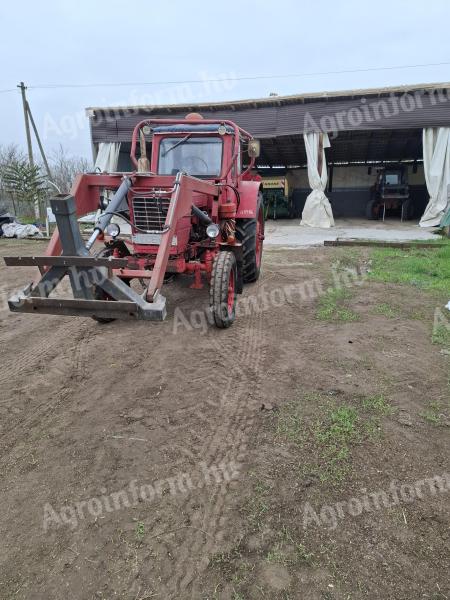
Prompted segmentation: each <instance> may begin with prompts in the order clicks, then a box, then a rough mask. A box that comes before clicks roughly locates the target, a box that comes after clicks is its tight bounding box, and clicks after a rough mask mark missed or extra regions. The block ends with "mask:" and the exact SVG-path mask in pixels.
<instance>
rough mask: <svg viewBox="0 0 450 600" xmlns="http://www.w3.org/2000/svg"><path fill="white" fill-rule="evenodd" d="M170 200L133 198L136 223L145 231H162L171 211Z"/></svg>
mask: <svg viewBox="0 0 450 600" xmlns="http://www.w3.org/2000/svg"><path fill="white" fill-rule="evenodd" d="M169 204H170V198H160V197H156V198H155V197H145V198H144V197H142V196H141V197H135V198H133V215H134V223H135V225H136V226H137V227H139V229H143V230H144V231H148V232H151V231H162V230H163V229H164V223H165V221H166V216H167V211H168V210H169Z"/></svg>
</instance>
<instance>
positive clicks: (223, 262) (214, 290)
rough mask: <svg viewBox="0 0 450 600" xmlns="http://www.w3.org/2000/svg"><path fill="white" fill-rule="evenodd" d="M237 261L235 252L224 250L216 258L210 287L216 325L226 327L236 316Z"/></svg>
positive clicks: (210, 299) (211, 304)
mask: <svg viewBox="0 0 450 600" xmlns="http://www.w3.org/2000/svg"><path fill="white" fill-rule="evenodd" d="M236 280H237V263H236V257H235V256H234V254H233V252H228V251H223V252H219V253H218V254H216V257H215V258H214V262H213V266H212V273H211V282H210V288H209V306H210V308H211V311H212V314H213V317H214V323H215V325H216V327H219V328H221V329H225V328H227V327H229V326H230V325H231V324H232V323H233V322H234V320H235V318H236Z"/></svg>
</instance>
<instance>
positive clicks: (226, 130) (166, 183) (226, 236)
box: [5, 114, 264, 328]
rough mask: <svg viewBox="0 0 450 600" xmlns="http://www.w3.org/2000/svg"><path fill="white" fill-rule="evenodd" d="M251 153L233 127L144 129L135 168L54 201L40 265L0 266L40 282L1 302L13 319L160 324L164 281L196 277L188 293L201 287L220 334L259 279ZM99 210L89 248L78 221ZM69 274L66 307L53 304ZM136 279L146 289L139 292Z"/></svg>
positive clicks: (87, 182) (193, 123)
mask: <svg viewBox="0 0 450 600" xmlns="http://www.w3.org/2000/svg"><path fill="white" fill-rule="evenodd" d="M150 139H151V160H148V158H147V143H148V142H149V141H150ZM138 146H139V149H140V152H139V153H140V156H139V157H137V156H136V150H137V147H138ZM258 155H259V142H258V141H257V140H254V139H253V138H252V136H251V135H250V134H249V133H248V132H246V131H244V130H243V129H241V128H240V127H238V126H237V125H235V123H233V122H231V121H222V120H206V119H203V118H202V117H201V116H200V115H198V114H191V115H188V116H187V117H186V118H185V119H181V120H180V119H158V120H156V119H146V120H144V121H141V122H140V123H138V124H137V125H136V127H135V129H134V131H133V137H132V144H131V161H132V163H133V165H134V166H135V167H136V170H135V171H133V172H130V173H109V174H106V173H88V174H83V175H79V176H78V177H77V179H76V181H75V183H74V186H73V188H72V192H71V195H70V196H65V197H61V196H60V197H56V198H53V199H52V200H51V206H52V210H53V212H54V214H55V217H56V222H57V229H56V230H55V233H54V235H53V237H52V239H51V241H50V243H49V246H48V248H47V251H46V254H45V256H35V257H6V258H5V262H6V264H7V265H9V266H20V265H27V266H29V265H37V266H38V267H39V269H40V272H41V276H40V278H38V279H36V280H35V281H34V282H33V283H31V284H30V285H29V286H27V288H25V289H24V290H23V291H22V292H20V293H19V294H16V295H15V296H13V297H12V298H10V299H9V301H8V303H9V307H10V310H12V311H17V312H34V313H49V314H60V315H78V316H90V317H93V318H94V319H96V320H97V321H99V322H107V321H111V320H114V319H117V318H119V319H120V318H121V319H123V318H125V319H127V318H132V319H147V320H163V319H164V318H165V316H166V307H165V304H166V300H165V298H164V296H163V295H162V294H161V291H162V287H163V283H164V278H165V276H166V275H168V274H173V273H186V274H190V275H192V276H193V279H194V281H193V284H192V286H191V287H192V288H196V289H198V288H201V287H202V286H203V283H202V279H203V278H205V279H206V280H207V281H209V285H210V307H211V312H212V315H213V319H214V323H215V324H216V325H217V327H222V328H223V327H229V326H230V325H231V324H232V323H233V321H234V319H235V305H236V294H239V293H241V292H242V287H243V284H244V283H248V282H253V281H256V280H257V279H258V277H259V272H260V268H261V256H262V247H263V239H264V218H263V203H262V191H261V183H260V181H259V178H258V176H254V175H252V169H253V167H254V162H255V158H256V157H257V156H258ZM244 162H246V163H247V166H246V167H245V168H244V167H243V164H244ZM99 207H100V208H101V211H102V212H101V213H100V216H99V217H98V219H97V221H96V223H95V227H94V232H93V233H92V235H91V237H90V239H89V240H88V241H87V242H86V241H85V240H83V238H82V236H81V232H80V228H79V225H78V218H79V217H81V216H83V215H85V214H87V213H89V212H92V211H95V210H97V209H98V208H99ZM114 215H116V216H117V217H120V218H122V219H124V220H125V221H126V222H128V223H129V225H130V226H131V235H126V236H125V235H121V231H120V227H119V225H118V224H117V223H115V222H111V219H112V217H113V216H114ZM100 240H102V241H103V242H104V244H103V247H102V248H101V250H98V241H100ZM94 244H96V245H95V246H94ZM66 275H67V276H68V277H69V280H70V284H71V287H72V290H73V296H74V298H57V297H54V296H53V295H51V294H52V292H53V290H54V289H55V288H56V287H57V285H58V283H59V282H60V281H61V280H62V279H63V278H64V277H65V276H66ZM133 280H138V281H140V282H141V283H142V284H143V285H144V288H145V289H144V291H143V292H139V291H136V290H135V287H136V286H135V285H134V287H133V286H132V285H131V282H132V281H133Z"/></svg>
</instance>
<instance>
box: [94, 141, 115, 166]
mask: <svg viewBox="0 0 450 600" xmlns="http://www.w3.org/2000/svg"><path fill="white" fill-rule="evenodd" d="M119 152H120V142H100V144H99V146H98V154H97V159H96V161H95V165H94V168H95V169H99V170H100V171H101V172H102V173H114V172H116V171H117V163H118V161H119Z"/></svg>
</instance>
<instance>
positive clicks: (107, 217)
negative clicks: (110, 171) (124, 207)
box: [86, 177, 132, 250]
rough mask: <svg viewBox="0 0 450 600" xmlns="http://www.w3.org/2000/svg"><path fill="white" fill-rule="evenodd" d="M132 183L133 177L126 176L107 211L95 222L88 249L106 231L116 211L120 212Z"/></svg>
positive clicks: (87, 245)
mask: <svg viewBox="0 0 450 600" xmlns="http://www.w3.org/2000/svg"><path fill="white" fill-rule="evenodd" d="M131 184H132V181H131V179H130V178H129V177H124V179H123V181H122V183H121V184H120V186H119V187H118V189H117V191H116V192H115V194H114V195H113V197H112V198H111V202H110V203H109V204H108V206H107V208H106V210H105V212H104V213H103V214H102V215H100V217H99V218H98V220H97V223H96V224H95V229H94V231H93V233H92V235H91V237H90V238H89V240H88V241H87V243H86V250H90V249H91V248H92V246H93V245H94V243H95V240H96V239H97V238H98V236H99V235H100V234H101V233H103V232H104V231H105V229H106V227H107V226H108V224H109V222H110V221H111V218H112V216H113V215H114V213H116V212H119V209H120V205H121V204H122V201H123V200H124V198H126V195H127V194H128V190H129V189H130V187H131Z"/></svg>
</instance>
